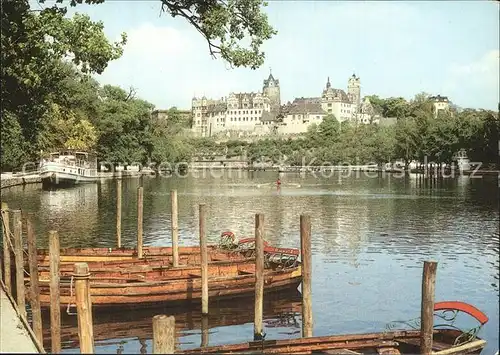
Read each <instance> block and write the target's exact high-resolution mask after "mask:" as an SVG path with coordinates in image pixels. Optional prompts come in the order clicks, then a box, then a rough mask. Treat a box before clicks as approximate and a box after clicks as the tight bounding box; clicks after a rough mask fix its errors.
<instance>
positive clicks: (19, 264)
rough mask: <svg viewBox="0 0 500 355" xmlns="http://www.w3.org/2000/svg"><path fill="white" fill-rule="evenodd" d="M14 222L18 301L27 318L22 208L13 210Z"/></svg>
mask: <svg viewBox="0 0 500 355" xmlns="http://www.w3.org/2000/svg"><path fill="white" fill-rule="evenodd" d="M12 224H13V227H14V258H15V263H16V301H17V306H18V307H19V311H20V312H21V315H22V316H24V318H26V319H27V315H26V294H25V289H24V258H23V251H24V250H23V236H22V228H23V225H22V222H21V210H15V211H12Z"/></svg>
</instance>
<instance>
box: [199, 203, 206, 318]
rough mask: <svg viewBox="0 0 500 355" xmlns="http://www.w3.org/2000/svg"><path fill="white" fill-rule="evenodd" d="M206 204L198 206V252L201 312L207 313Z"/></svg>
mask: <svg viewBox="0 0 500 355" xmlns="http://www.w3.org/2000/svg"><path fill="white" fill-rule="evenodd" d="M206 217H207V216H206V205H205V204H204V203H202V204H200V206H199V221H200V253H201V262H200V264H201V314H202V315H207V314H208V256H207V235H206V232H207V231H206V229H205V228H206V226H205V223H206Z"/></svg>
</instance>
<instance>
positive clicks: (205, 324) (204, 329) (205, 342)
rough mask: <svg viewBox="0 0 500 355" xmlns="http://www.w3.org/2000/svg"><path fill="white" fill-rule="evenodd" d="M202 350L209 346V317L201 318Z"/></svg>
mask: <svg viewBox="0 0 500 355" xmlns="http://www.w3.org/2000/svg"><path fill="white" fill-rule="evenodd" d="M200 346H201V347H202V348H204V347H207V346H208V316H206V315H205V316H201V344H200Z"/></svg>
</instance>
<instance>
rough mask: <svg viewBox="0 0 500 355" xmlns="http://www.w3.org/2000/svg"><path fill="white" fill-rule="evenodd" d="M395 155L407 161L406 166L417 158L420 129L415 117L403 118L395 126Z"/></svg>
mask: <svg viewBox="0 0 500 355" xmlns="http://www.w3.org/2000/svg"><path fill="white" fill-rule="evenodd" d="M395 131H396V132H395V140H396V144H395V155H396V157H398V158H402V159H403V160H404V161H405V168H406V169H408V165H409V164H410V162H411V161H412V160H413V159H416V158H417V150H418V131H417V125H416V123H415V120H414V119H413V118H403V119H399V120H398V121H397V122H396V127H395Z"/></svg>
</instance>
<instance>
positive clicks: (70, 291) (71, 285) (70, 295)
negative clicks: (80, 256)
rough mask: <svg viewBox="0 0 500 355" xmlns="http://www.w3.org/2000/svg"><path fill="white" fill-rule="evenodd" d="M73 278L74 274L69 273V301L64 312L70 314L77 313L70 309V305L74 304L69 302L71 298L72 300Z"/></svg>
mask: <svg viewBox="0 0 500 355" xmlns="http://www.w3.org/2000/svg"><path fill="white" fill-rule="evenodd" d="M73 279H74V275H71V281H70V284H69V302H68V307H66V313H67V314H68V315H70V316H75V315H77V314H78V313H73V312H71V311H70V307H71V306H75V307H76V304H73V305H72V304H71V300H73Z"/></svg>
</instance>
